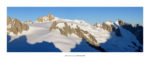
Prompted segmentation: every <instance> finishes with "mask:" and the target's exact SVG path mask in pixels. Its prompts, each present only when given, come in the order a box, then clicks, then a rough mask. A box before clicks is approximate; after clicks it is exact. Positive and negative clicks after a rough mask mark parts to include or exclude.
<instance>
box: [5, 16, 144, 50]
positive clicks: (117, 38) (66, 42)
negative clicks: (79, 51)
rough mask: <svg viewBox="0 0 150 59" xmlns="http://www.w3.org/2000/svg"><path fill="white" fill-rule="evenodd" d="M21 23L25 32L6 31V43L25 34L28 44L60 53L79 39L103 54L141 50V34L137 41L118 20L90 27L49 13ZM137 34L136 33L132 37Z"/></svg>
mask: <svg viewBox="0 0 150 59" xmlns="http://www.w3.org/2000/svg"><path fill="white" fill-rule="evenodd" d="M8 19H9V18H8ZM8 19H7V21H8ZM25 24H27V25H28V26H29V29H28V30H27V31H22V33H21V34H18V35H15V33H14V32H11V31H9V33H11V34H8V35H9V36H11V40H10V41H9V42H12V41H13V40H15V39H16V38H18V37H20V36H23V35H25V36H26V37H27V42H28V43H29V44H36V43H41V42H49V43H53V44H54V46H55V47H56V48H58V49H59V50H61V51H63V52H69V51H71V49H73V48H75V47H76V45H80V43H81V41H82V40H86V41H87V42H88V43H89V44H90V45H91V46H93V47H95V48H101V49H103V51H109V52H134V51H143V44H141V43H140V40H143V35H142V39H140V40H139V39H138V36H139V35H138V36H137V35H135V33H133V32H132V31H131V30H129V29H132V28H129V29H128V27H124V25H127V23H125V22H123V21H122V20H117V21H116V22H112V21H107V22H103V23H102V24H98V23H96V24H94V25H91V24H88V23H87V22H85V21H83V20H70V19H61V18H58V17H54V16H52V15H51V14H49V15H47V16H43V17H40V18H38V19H37V21H34V22H33V23H32V22H25ZM9 26H10V25H8V24H7V28H11V27H9ZM7 30H8V29H7ZM140 33H141V32H140ZM140 33H137V32H136V34H140Z"/></svg>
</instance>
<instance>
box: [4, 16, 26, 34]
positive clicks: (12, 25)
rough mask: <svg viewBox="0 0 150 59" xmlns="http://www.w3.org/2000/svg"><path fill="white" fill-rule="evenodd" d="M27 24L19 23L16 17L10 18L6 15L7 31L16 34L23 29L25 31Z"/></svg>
mask: <svg viewBox="0 0 150 59" xmlns="http://www.w3.org/2000/svg"><path fill="white" fill-rule="evenodd" d="M28 29H29V26H28V25H27V24H23V23H21V22H20V21H19V20H18V19H17V18H13V19H11V18H10V17H9V16H8V17H7V33H8V34H9V33H11V32H12V33H13V34H16V35H18V34H19V33H20V34H21V33H22V32H23V31H27V30H28Z"/></svg>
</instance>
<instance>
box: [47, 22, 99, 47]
mask: <svg viewBox="0 0 150 59" xmlns="http://www.w3.org/2000/svg"><path fill="white" fill-rule="evenodd" d="M57 24H59V23H57V22H56V21H54V22H53V24H52V25H51V27H50V32H51V31H52V30H53V29H59V31H60V33H61V34H62V35H64V36H69V35H71V34H76V35H77V36H78V37H79V38H84V39H85V40H86V41H87V42H88V43H89V44H91V45H93V46H96V47H99V44H98V43H97V40H96V39H95V37H94V36H93V35H92V34H90V33H89V32H88V31H85V30H82V29H80V27H79V26H78V25H77V26H76V28H71V26H69V25H68V24H67V23H66V22H64V23H63V24H64V27H63V28H59V27H57Z"/></svg>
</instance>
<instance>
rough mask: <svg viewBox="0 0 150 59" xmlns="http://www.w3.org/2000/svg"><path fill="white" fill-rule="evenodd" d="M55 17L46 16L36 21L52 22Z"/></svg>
mask: <svg viewBox="0 0 150 59" xmlns="http://www.w3.org/2000/svg"><path fill="white" fill-rule="evenodd" d="M54 18H55V17H54V16H52V14H48V15H47V16H43V17H39V18H38V19H37V22H47V21H52V20H53V19H54Z"/></svg>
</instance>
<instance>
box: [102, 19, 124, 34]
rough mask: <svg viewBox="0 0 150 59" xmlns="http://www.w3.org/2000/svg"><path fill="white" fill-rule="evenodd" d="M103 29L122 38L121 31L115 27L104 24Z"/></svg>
mask: <svg viewBox="0 0 150 59" xmlns="http://www.w3.org/2000/svg"><path fill="white" fill-rule="evenodd" d="M102 28H103V29H104V30H107V31H108V32H115V34H116V35H117V36H121V33H120V29H119V28H117V27H116V26H115V25H108V24H106V23H105V22H104V23H102Z"/></svg>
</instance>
